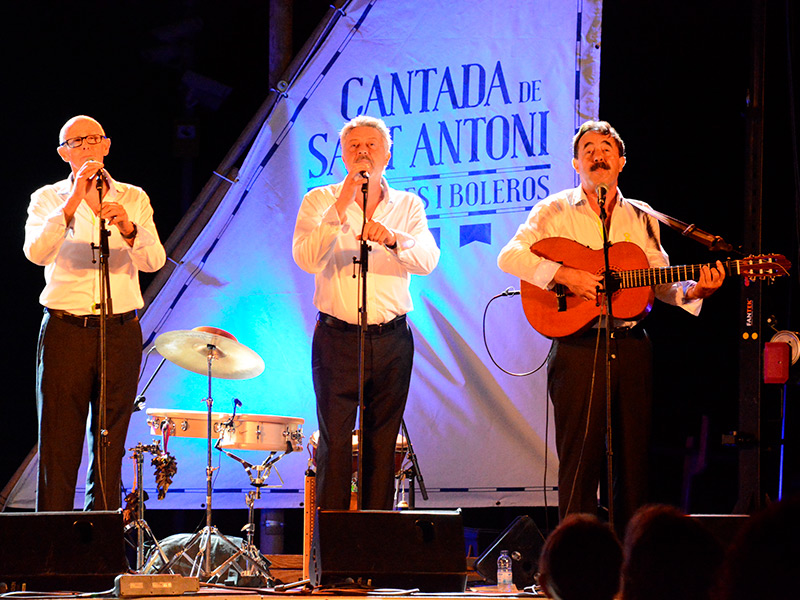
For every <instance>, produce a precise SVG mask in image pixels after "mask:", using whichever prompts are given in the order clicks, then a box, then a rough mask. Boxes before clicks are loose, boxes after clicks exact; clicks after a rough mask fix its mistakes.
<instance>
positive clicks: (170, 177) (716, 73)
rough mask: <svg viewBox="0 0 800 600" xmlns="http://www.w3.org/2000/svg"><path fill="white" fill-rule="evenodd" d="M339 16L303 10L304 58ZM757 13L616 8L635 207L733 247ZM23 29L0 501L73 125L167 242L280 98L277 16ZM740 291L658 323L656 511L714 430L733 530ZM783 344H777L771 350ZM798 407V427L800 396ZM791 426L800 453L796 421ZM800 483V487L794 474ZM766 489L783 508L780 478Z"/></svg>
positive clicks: (609, 13) (15, 105) (199, 14)
mask: <svg viewBox="0 0 800 600" xmlns="http://www.w3.org/2000/svg"><path fill="white" fill-rule="evenodd" d="M329 4H330V2H327V1H325V2H323V1H312V0H296V1H295V2H294V5H293V14H294V21H293V24H292V25H291V27H292V31H293V34H294V37H293V42H292V54H294V53H296V52H297V51H299V49H300V48H301V46H302V44H303V42H304V41H305V40H306V38H307V37H308V36H309V35H310V34H311V32H312V31H313V29H314V28H315V27H316V25H317V24H318V23H319V21H320V19H322V17H323V16H324V15H325V14H326V12H327V10H328V6H329ZM453 4H454V5H456V4H458V3H457V2H454V3H453ZM524 5H525V3H520V6H524ZM787 5H788V6H789V9H787V8H786V7H787ZM767 8H768V21H767V28H768V35H767V45H766V57H767V61H766V71H765V89H766V92H765V104H764V106H765V116H764V127H765V147H764V157H765V158H764V168H765V172H764V189H763V198H764V204H763V211H764V212H763V215H764V218H763V231H764V234H763V251H764V252H778V253H783V254H785V255H786V256H787V258H789V260H791V261H792V262H793V264H794V265H795V267H794V269H793V273H792V277H791V278H784V280H782V281H778V282H776V283H775V284H774V285H772V286H769V287H766V288H765V290H766V291H765V295H764V298H765V307H764V317H765V318H766V316H767V315H770V314H771V315H775V317H776V320H777V326H778V329H791V330H797V329H798V328H800V323H798V321H797V316H796V315H794V314H793V310H792V309H793V306H794V305H795V304H796V294H797V288H798V285H797V284H798V276H797V268H796V265H797V263H798V254H797V227H798V224H797V218H798V212H797V202H798V200H797V198H798V185H797V157H796V155H794V154H793V152H794V148H793V144H794V143H796V141H797V140H796V139H794V136H795V129H794V122H793V119H794V116H793V115H794V111H793V110H792V109H793V108H796V102H795V103H794V104H792V103H793V98H792V96H791V94H790V91H791V89H792V81H791V80H790V74H791V73H792V71H791V64H790V63H789V61H788V58H787V57H788V56H789V53H788V51H787V46H788V42H787V40H788V39H791V40H792V43H796V40H795V39H794V36H796V34H797V27H798V17H797V14H796V13H797V10H796V9H794V7H792V3H791V2H790V1H789V0H775V1H769V2H767ZM5 11H8V9H4V12H5ZM751 11H752V9H751V0H733V1H731V0H728V1H721V0H708V1H704V2H698V3H689V2H684V3H675V2H669V1H662V2H650V1H642V0H606V1H605V2H604V10H603V34H602V44H603V46H602V58H601V86H600V91H601V93H600V99H601V100H600V117H601V118H602V119H605V120H608V121H610V122H611V123H612V124H613V125H615V127H616V128H617V129H618V131H619V132H620V134H621V135H622V137H623V139H624V140H625V142H626V145H627V147H628V164H627V167H626V169H625V172H624V173H623V175H622V177H621V187H622V190H623V192H624V193H625V195H626V196H629V197H632V198H639V199H643V200H646V201H648V202H649V203H650V204H651V205H653V206H654V207H655V208H656V209H658V210H661V211H663V212H665V213H667V214H670V215H672V216H674V217H676V218H679V219H681V220H683V221H686V222H689V223H695V224H697V226H698V227H700V228H702V229H705V230H707V231H710V232H712V233H715V234H719V235H721V236H723V237H724V238H725V240H727V241H728V242H730V243H732V244H733V245H735V246H738V245H740V244H741V243H742V242H743V236H744V234H743V230H744V225H745V224H744V223H743V217H742V215H743V211H744V206H745V197H744V190H745V185H746V183H745V167H746V156H747V153H748V152H750V151H751V149H750V148H749V147H748V145H747V136H746V127H745V125H746V114H747V97H748V86H749V81H750V73H751V71H752V66H751V64H750V57H751V47H750V46H751V44H750V39H751V32H752V15H751ZM787 11H788V12H791V13H792V14H789V15H788V17H787ZM14 13H15V14H14V15H13V16H12V15H8V14H6V15H4V20H3V25H4V26H3V35H2V45H3V46H2V48H3V49H2V57H3V68H2V78H3V101H4V106H5V110H4V111H3V112H4V115H5V118H4V119H3V132H4V134H5V137H4V142H3V144H2V152H3V156H4V159H3V164H4V165H5V170H4V173H3V183H4V189H5V192H4V193H3V196H4V197H5V203H6V211H5V213H4V214H5V219H4V235H3V236H2V244H3V256H4V257H5V263H4V266H5V268H6V284H5V286H4V292H3V294H2V298H3V309H2V310H3V315H4V317H5V318H4V321H5V323H6V325H5V327H6V329H5V331H6V334H5V336H4V339H5V343H4V355H5V360H4V361H3V363H2V368H3V383H4V386H3V387H4V390H3V394H2V397H0V407H2V415H3V421H4V422H5V426H4V427H3V429H2V430H0V435H2V446H1V448H2V466H0V487H2V485H4V483H5V482H6V481H7V480H8V478H9V477H11V476H12V475H13V473H14V471H15V470H16V467H17V466H18V465H19V464H20V462H21V461H22V459H23V458H24V457H25V455H26V454H27V453H28V451H29V450H30V448H31V447H33V445H34V444H35V442H36V413H35V405H34V393H33V389H34V353H35V344H36V336H37V331H38V325H39V321H40V317H41V308H40V306H39V305H38V302H37V298H38V294H39V292H40V291H41V287H42V285H43V277H42V269H41V267H38V266H36V265H33V264H31V263H28V262H27V260H26V259H25V257H24V255H23V254H22V243H23V235H24V232H23V227H24V222H25V216H26V212H25V211H26V207H27V204H28V200H29V194H30V193H31V192H32V191H33V190H34V189H36V188H37V187H39V186H40V185H43V184H45V183H50V182H52V181H56V180H58V179H61V178H63V177H64V176H65V175H67V173H68V171H67V169H66V166H65V165H64V164H63V163H62V162H61V160H60V159H59V157H58V156H57V154H56V152H55V149H56V145H57V135H58V130H59V128H60V127H61V125H62V124H63V123H64V121H66V119H68V118H69V117H71V116H73V115H75V114H81V113H83V114H89V115H92V116H94V117H96V118H97V119H98V120H99V121H100V122H101V123H102V124H103V125H104V127H105V130H106V132H107V134H108V135H109V136H110V137H111V138H112V149H111V154H110V156H109V158H108V162H107V165H108V168H109V170H110V171H111V173H112V174H113V175H114V177H116V178H118V179H120V180H122V181H127V182H131V183H135V184H137V185H140V186H142V187H143V188H144V189H145V190H146V191H147V192H148V193H149V195H150V197H151V199H152V201H153V205H154V209H155V216H156V224H157V226H158V227H159V233H160V235H161V238H162V240H164V241H165V240H166V239H167V238H168V237H169V235H170V232H171V231H172V230H173V229H174V228H175V226H176V224H177V223H178V221H179V220H180V217H181V216H182V214H183V213H184V212H185V210H186V208H187V207H188V206H189V204H191V202H192V201H193V200H194V198H195V197H196V195H197V194H198V192H199V191H200V189H201V188H202V186H203V185H204V184H205V183H206V181H207V180H208V179H209V178H210V177H211V174H212V171H213V170H214V169H215V168H216V167H217V165H218V164H219V163H220V161H221V160H222V158H223V157H224V155H225V154H226V153H227V152H228V150H229V149H230V147H231V146H232V145H233V143H234V142H235V140H236V139H237V137H238V136H239V134H240V133H241V132H242V130H243V129H244V128H245V126H246V125H247V123H248V121H249V120H250V119H251V118H252V116H253V115H254V114H255V112H256V110H257V109H258V107H259V106H260V105H261V103H262V102H263V101H264V99H265V97H266V95H267V93H268V91H269V89H270V86H271V85H274V84H275V81H270V80H269V75H268V70H269V44H268V32H269V3H268V2H267V1H266V0H265V1H261V2H259V1H255V0H228V1H227V2H224V3H221V2H214V1H203V0H195V1H190V0H184V1H181V2H177V1H176V2H165V1H163V0H160V1H158V0H117V1H114V2H112V1H105V2H104V1H100V0H86V1H84V2H80V3H67V2H58V1H55V0H54V1H51V2H39V1H30V2H25V3H15V5H14ZM787 23H788V25H787ZM520 51H523V50H522V49H521V50H520ZM796 58H797V53H796V51H795V52H794V59H795V60H796ZM796 71H797V69H795V74H796ZM187 72H193V73H196V74H199V75H201V76H203V77H205V78H208V79H210V80H213V81H216V82H218V83H219V84H222V85H224V86H227V87H228V88H230V93H229V95H228V96H227V98H225V99H224V100H223V101H222V102H221V103H220V104H219V106H218V107H217V106H210V105H209V104H208V103H206V102H203V101H200V102H198V101H197V98H196V97H194V96H192V95H191V94H190V93H189V91H188V90H187V86H186V85H185V84H184V83H182V79H183V78H184V75H185V73H187ZM185 126H193V127H194V130H195V131H196V139H195V141H194V142H187V141H185V140H183V141H179V140H177V137H176V131H178V130H180V131H185V130H186V127H185ZM563 145H564V147H565V148H566V147H568V146H569V140H563ZM662 240H663V243H664V246H665V248H666V249H667V251H668V252H669V253H670V257H671V260H672V262H673V264H694V263H700V262H706V261H710V260H712V259H714V258H717V256H716V255H710V254H709V252H708V251H707V250H706V249H705V248H703V247H702V246H699V245H697V244H695V243H694V242H691V241H689V240H687V239H684V238H681V236H680V235H679V234H677V233H675V232H672V231H669V230H667V228H665V227H662ZM723 258H724V257H723ZM147 281H148V280H147V279H145V280H144V284H146V283H147ZM740 286H741V281H740V280H739V281H737V280H735V279H733V278H732V279H731V281H729V282H727V283H726V285H725V287H724V288H723V289H722V290H721V291H720V292H719V293H718V294H716V295H715V296H714V297H713V298H712V299H710V300H709V301H707V304H706V306H705V308H704V309H703V313H702V315H701V317H700V318H698V319H695V318H692V317H689V316H688V315H686V314H685V313H684V312H683V311H681V310H680V309H675V308H673V307H668V306H663V305H656V307H655V309H654V310H653V313H652V314H651V315H650V316H649V317H648V321H647V326H648V330H649V331H650V333H651V337H652V338H653V341H654V345H655V348H656V361H657V362H656V372H657V375H656V389H657V392H656V393H657V406H656V415H655V429H654V432H655V440H654V441H655V447H654V449H653V469H652V471H653V474H654V476H653V482H652V483H653V499H654V500H660V501H666V502H671V503H674V504H677V505H680V504H681V502H682V494H683V491H682V490H683V489H684V488H683V487H682V477H683V470H684V462H685V458H686V452H685V448H686V444H687V438H689V437H694V438H695V439H697V438H698V436H699V434H700V431H701V423H702V422H703V417H704V416H705V417H706V418H707V419H708V426H709V432H710V433H709V437H708V444H709V449H708V454H707V457H706V458H707V467H706V469H705V470H704V471H703V472H702V473H701V474H699V475H698V476H697V477H695V478H694V479H693V480H692V486H691V489H690V493H691V495H690V504H689V506H688V508H689V509H690V510H691V511H692V512H704V513H711V512H717V513H729V512H731V511H732V510H733V509H734V506H735V504H736V502H737V489H738V488H737V486H738V484H737V467H736V451H735V450H732V449H728V448H723V447H722V446H721V445H720V443H719V440H720V436H721V434H722V433H725V432H728V431H731V430H734V429H736V428H737V411H738V393H739V392H738V380H739V379H738V378H739V376H738V370H739V363H738V344H739V339H740V326H739V321H740V316H739V311H740V308H739V290H740ZM793 292H794V296H793ZM770 336H771V331H769V330H768V329H767V328H765V331H764V338H765V341H768V340H769V337H770ZM799 366H800V365H799ZM755 367H756V365H753V368H755ZM789 391H790V394H789V399H790V403H789V404H790V409H791V410H794V411H795V412H796V408H795V407H794V406H792V403H791V400H792V399H793V400H794V401H795V404H796V401H797V395H798V394H797V386H796V385H795V386H792V387H790V390H789ZM780 393H781V388H780V386H765V387H764V389H763V395H762V399H763V402H764V410H765V411H767V412H769V411H771V412H770V413H769V414H774V412H775V410H776V407H777V402H778V400H779V398H780ZM790 416H791V415H790ZM794 423H795V426H794V429H793V430H790V432H789V433H788V434H787V435H788V436H790V437H794V430H796V424H797V418H796V417H795V420H794ZM791 425H792V422H791V421H790V427H791ZM790 468H793V469H794V475H793V477H794V480H793V484H792V485H794V489H795V490H796V489H798V487H800V485H798V482H797V470H796V461H795V463H793V464H790ZM764 485H765V487H766V488H768V489H767V493H768V494H769V495H770V496H771V497H774V489H773V488H774V487H775V485H776V483H775V478H774V473H772V472H771V471H769V470H767V471H765V482H764ZM502 520H503V518H500V519H499V521H502ZM505 524H506V523H502V522H498V523H497V525H499V526H500V527H504V526H505ZM157 533H158V532H157Z"/></svg>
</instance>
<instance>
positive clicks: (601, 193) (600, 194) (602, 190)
mask: <svg viewBox="0 0 800 600" xmlns="http://www.w3.org/2000/svg"><path fill="white" fill-rule="evenodd" d="M594 191H595V193H596V194H597V202H598V204H600V207H601V208H602V207H603V205H605V203H606V195H607V194H608V186H607V185H606V184H605V183H598V184H597V187H596V188H595V189H594Z"/></svg>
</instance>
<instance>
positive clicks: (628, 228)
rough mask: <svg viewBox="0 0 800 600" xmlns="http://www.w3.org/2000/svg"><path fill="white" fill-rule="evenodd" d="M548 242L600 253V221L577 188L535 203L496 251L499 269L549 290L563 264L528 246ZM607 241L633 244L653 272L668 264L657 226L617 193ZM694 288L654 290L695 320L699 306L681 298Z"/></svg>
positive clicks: (683, 284) (668, 286)
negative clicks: (560, 239) (560, 240)
mask: <svg viewBox="0 0 800 600" xmlns="http://www.w3.org/2000/svg"><path fill="white" fill-rule="evenodd" d="M551 237H563V238H568V239H571V240H575V241H578V242H580V243H581V244H583V245H585V246H588V247H589V248H592V249H593V250H600V249H602V248H603V229H602V224H601V222H600V217H598V216H597V213H595V212H594V210H592V207H591V205H590V204H589V200H588V199H587V198H586V194H584V192H583V188H581V187H580V186H579V187H577V188H574V189H569V190H564V191H561V192H558V193H557V194H553V195H552V196H548V197H547V198H545V199H544V200H542V201H541V202H539V203H538V204H536V205H535V206H534V207H533V208H532V209H531V211H530V213H529V215H528V218H527V219H526V221H525V222H524V223H523V224H522V225H520V226H519V229H518V230H517V233H516V235H514V237H513V238H512V239H511V241H510V242H508V244H506V246H505V247H504V248H503V249H502V250H501V251H500V255H499V256H498V258H497V265H498V266H499V267H500V269H502V270H503V271H505V272H506V273H510V274H511V275H515V276H517V277H519V278H520V279H524V280H525V281H527V282H529V283H532V284H533V285H535V286H538V287H540V288H543V289H549V288H550V287H552V284H553V277H554V276H555V273H556V271H557V270H558V269H559V267H560V266H561V265H560V264H559V263H557V262H553V261H550V260H547V259H544V258H541V257H539V256H537V255H535V254H534V253H533V252H531V246H532V245H533V244H534V243H536V242H538V241H539V240H541V239H544V238H551ZM608 238H609V241H610V242H611V243H615V242H633V243H634V244H636V245H637V246H639V247H640V248H641V249H642V250H643V251H644V253H645V255H646V256H647V261H648V263H649V264H650V266H651V267H666V266H668V265H669V256H667V253H666V252H665V251H664V248H662V247H661V234H660V230H659V227H658V221H656V220H655V219H654V218H653V217H651V216H649V215H647V214H646V213H644V212H642V211H640V210H638V209H636V208H635V207H634V206H633V205H632V204H631V203H629V202H627V201H626V200H625V199H624V198H623V197H622V193H621V192H620V191H619V189H617V203H616V206H615V207H614V210H613V211H612V213H611V225H610V227H609V232H608ZM692 284H694V282H693V281H683V282H678V283H672V284H659V285H656V286H655V287H654V290H655V295H656V297H657V298H658V299H659V300H661V301H662V302H666V303H668V304H673V305H675V306H680V307H682V308H684V309H685V310H687V311H688V312H690V313H692V314H695V315H696V314H698V313H699V312H700V309H701V307H702V303H703V301H702V300H701V299H695V300H687V299H686V298H685V293H686V291H687V289H688V288H689V287H690V286H691V285H692ZM632 324H635V322H619V323H618V325H626V326H628V325H632Z"/></svg>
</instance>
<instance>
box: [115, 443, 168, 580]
mask: <svg viewBox="0 0 800 600" xmlns="http://www.w3.org/2000/svg"><path fill="white" fill-rule="evenodd" d="M130 451H131V452H133V459H134V461H135V462H136V494H138V502H137V506H136V519H135V520H134V521H131V522H130V523H128V524H127V525H126V526H125V529H124V531H125V532H126V533H127V532H128V531H130V530H131V529H133V528H134V527H135V528H136V571H137V572H139V573H141V572H142V570H143V569H144V563H145V555H144V542H145V536H147V537H148V538H149V541H150V542H152V543H153V545H154V546H155V549H156V550H155V552H157V553H158V555H160V556H161V558H162V560H164V562H167V560H166V556H165V555H164V551H163V550H162V549H161V545H160V544H159V543H158V540H157V539H156V536H155V535H153V530H152V529H150V526H149V525H148V524H147V521H145V520H144V501H145V497H144V478H143V475H142V469H143V465H144V453H145V452H149V453H150V454H152V455H153V456H159V455H161V454H162V452H161V445H160V441H159V440H156V441H155V442H154V443H153V444H152V445H149V446H145V445H144V444H142V443H141V442H139V443H138V444H136V446H135V447H133V448H130Z"/></svg>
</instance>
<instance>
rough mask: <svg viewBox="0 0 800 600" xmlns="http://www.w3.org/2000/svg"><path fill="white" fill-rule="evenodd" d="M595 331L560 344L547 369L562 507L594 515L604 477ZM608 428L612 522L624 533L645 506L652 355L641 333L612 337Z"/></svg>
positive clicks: (602, 356) (600, 356) (601, 360)
mask: <svg viewBox="0 0 800 600" xmlns="http://www.w3.org/2000/svg"><path fill="white" fill-rule="evenodd" d="M596 343H597V330H590V331H589V332H588V333H586V334H584V335H582V336H570V337H565V338H561V339H559V340H556V342H555V343H554V349H553V357H552V358H551V360H550V363H549V364H548V383H547V386H548V392H549V394H550V399H551V401H552V403H553V418H554V422H555V429H556V448H557V450H558V459H559V468H558V508H559V514H560V516H561V517H562V518H563V517H564V516H566V515H567V514H569V513H574V512H587V513H592V514H596V513H597V490H598V484H600V483H601V481H602V483H605V478H606V477H607V474H606V460H607V457H606V437H605V435H606V383H605V382H606V368H605V360H606V351H605V346H606V344H605V332H604V331H601V332H600V344H599V347H598V351H597V356H596V357H595V346H596ZM611 349H612V356H613V358H612V362H611V416H612V419H611V423H612V442H613V463H612V470H613V475H614V481H613V486H614V489H613V494H614V521H615V527H616V528H617V530H618V531H622V530H623V528H624V526H625V524H626V523H627V522H628V520H629V519H630V517H631V516H632V514H633V512H635V511H636V509H637V508H639V507H640V506H641V505H642V504H644V503H645V502H646V501H647V477H648V473H647V459H648V450H649V448H648V446H649V440H650V427H651V423H650V419H651V414H652V396H653V392H652V380H653V365H652V362H653V358H652V347H651V345H650V339H649V338H648V337H647V334H646V333H645V332H644V330H643V329H641V328H636V329H634V330H633V333H631V334H629V335H628V336H626V337H624V338H622V339H613V340H611Z"/></svg>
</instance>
